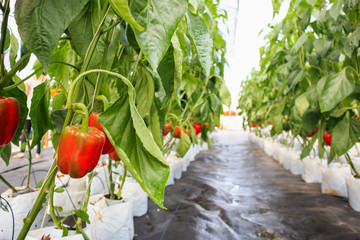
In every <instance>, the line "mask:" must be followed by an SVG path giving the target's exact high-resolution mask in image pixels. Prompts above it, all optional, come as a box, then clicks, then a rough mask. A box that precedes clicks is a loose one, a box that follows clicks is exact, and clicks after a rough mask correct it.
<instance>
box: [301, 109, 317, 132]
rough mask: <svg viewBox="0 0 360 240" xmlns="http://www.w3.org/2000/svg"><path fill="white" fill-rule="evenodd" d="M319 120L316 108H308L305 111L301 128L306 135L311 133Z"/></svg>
mask: <svg viewBox="0 0 360 240" xmlns="http://www.w3.org/2000/svg"><path fill="white" fill-rule="evenodd" d="M320 118H321V113H320V111H319V109H317V108H310V109H308V110H306V112H305V113H304V115H303V116H302V121H303V128H304V131H305V133H306V134H309V133H311V132H312V131H313V130H314V128H315V127H316V125H317V124H318V122H319V120H320Z"/></svg>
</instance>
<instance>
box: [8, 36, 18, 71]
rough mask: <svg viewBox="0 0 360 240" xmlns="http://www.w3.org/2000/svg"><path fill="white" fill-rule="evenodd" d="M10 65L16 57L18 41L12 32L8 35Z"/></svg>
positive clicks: (12, 64)
mask: <svg viewBox="0 0 360 240" xmlns="http://www.w3.org/2000/svg"><path fill="white" fill-rule="evenodd" d="M10 45H11V48H10V66H11V67H12V66H14V64H15V60H16V57H17V53H18V51H19V42H18V40H17V38H16V37H15V35H14V34H11V36H10Z"/></svg>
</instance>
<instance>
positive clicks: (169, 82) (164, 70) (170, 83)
mask: <svg viewBox="0 0 360 240" xmlns="http://www.w3.org/2000/svg"><path fill="white" fill-rule="evenodd" d="M157 72H158V73H159V76H160V79H161V84H162V86H163V88H164V90H165V92H166V96H165V98H164V104H165V105H167V103H168V101H169V100H170V98H171V96H172V94H173V92H174V79H175V78H174V77H175V60H174V48H173V46H170V47H169V49H168V50H167V52H166V54H165V56H164V58H163V59H162V60H161V62H160V64H159V67H158V69H157Z"/></svg>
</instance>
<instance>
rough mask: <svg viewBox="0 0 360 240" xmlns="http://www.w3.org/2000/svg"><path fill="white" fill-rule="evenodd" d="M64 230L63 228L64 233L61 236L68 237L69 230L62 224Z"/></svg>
mask: <svg viewBox="0 0 360 240" xmlns="http://www.w3.org/2000/svg"><path fill="white" fill-rule="evenodd" d="M62 230H63V233H62V236H61V237H67V236H68V235H69V230H68V229H67V227H65V226H62Z"/></svg>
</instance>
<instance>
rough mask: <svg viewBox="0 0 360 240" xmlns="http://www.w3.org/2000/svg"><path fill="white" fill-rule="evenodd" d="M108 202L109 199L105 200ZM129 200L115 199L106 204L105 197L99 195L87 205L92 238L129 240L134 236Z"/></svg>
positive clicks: (95, 239)
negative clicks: (112, 202) (112, 203)
mask: <svg viewBox="0 0 360 240" xmlns="http://www.w3.org/2000/svg"><path fill="white" fill-rule="evenodd" d="M107 202H108V203H109V201H107ZM132 210H133V207H132V202H131V201H127V202H126V201H125V202H123V201H121V200H120V201H117V204H114V205H111V204H109V205H107V203H106V201H105V197H100V198H99V200H98V201H97V202H95V203H91V202H90V204H89V206H88V214H89V217H90V222H91V225H90V227H89V229H90V232H91V236H92V239H93V240H102V239H107V240H112V239H114V240H129V239H133V237H134V220H133V215H132Z"/></svg>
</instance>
